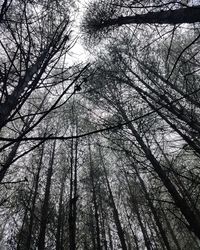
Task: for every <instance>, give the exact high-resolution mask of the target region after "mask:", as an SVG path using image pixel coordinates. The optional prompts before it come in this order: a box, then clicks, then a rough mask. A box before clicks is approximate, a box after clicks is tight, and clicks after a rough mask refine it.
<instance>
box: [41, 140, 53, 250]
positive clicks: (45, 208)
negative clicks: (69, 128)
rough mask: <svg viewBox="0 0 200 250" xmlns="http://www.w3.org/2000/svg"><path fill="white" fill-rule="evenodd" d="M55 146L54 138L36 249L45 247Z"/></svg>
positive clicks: (42, 249)
mask: <svg viewBox="0 0 200 250" xmlns="http://www.w3.org/2000/svg"><path fill="white" fill-rule="evenodd" d="M55 148H56V140H55V141H54V143H53V150H52V154H51V158H50V163H49V169H48V172H47V181H46V188H45V195H44V201H43V205H42V211H41V222H40V232H39V237H38V250H44V249H45V233H46V227H47V217H48V208H49V199H50V188H51V177H52V174H53V164H54V157H55Z"/></svg>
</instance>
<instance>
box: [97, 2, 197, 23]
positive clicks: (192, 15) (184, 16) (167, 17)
mask: <svg viewBox="0 0 200 250" xmlns="http://www.w3.org/2000/svg"><path fill="white" fill-rule="evenodd" d="M195 22H200V6H193V7H187V8H180V9H176V10H167V11H158V12H148V13H146V14H139V15H134V16H120V17H118V18H113V19H108V20H106V21H104V22H102V23H101V24H99V27H100V28H104V27H109V26H116V25H118V26H121V25H126V24H171V25H175V24H181V23H195Z"/></svg>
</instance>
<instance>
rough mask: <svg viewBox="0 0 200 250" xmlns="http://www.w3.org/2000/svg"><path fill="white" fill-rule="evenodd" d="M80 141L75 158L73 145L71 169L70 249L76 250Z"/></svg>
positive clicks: (76, 145)
mask: <svg viewBox="0 0 200 250" xmlns="http://www.w3.org/2000/svg"><path fill="white" fill-rule="evenodd" d="M77 157H78V140H77V139H76V142H75V157H74V141H73V140H72V145H71V169H70V173H71V176H70V201H69V249H70V250H74V249H76V213H77V212H76V210H77V208H76V206H77V204H76V203H77V199H78V195H77V160H78V158H77Z"/></svg>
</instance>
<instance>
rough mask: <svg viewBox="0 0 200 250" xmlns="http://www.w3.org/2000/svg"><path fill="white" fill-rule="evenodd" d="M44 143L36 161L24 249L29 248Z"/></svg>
mask: <svg viewBox="0 0 200 250" xmlns="http://www.w3.org/2000/svg"><path fill="white" fill-rule="evenodd" d="M44 145H45V144H42V148H41V152H40V160H39V163H38V169H37V174H36V177H35V190H34V194H33V199H32V202H31V211H30V222H29V228H28V236H27V242H26V249H27V250H29V249H30V245H31V238H32V229H33V223H34V214H35V205H36V198H37V194H38V186H39V178H40V171H41V167H42V161H43V153H44Z"/></svg>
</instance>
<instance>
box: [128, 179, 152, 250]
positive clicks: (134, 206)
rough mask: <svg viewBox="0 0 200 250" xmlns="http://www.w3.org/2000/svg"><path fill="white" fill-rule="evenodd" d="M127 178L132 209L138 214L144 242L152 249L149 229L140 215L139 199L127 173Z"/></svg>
mask: <svg viewBox="0 0 200 250" xmlns="http://www.w3.org/2000/svg"><path fill="white" fill-rule="evenodd" d="M125 178H126V182H127V184H128V190H129V193H130V197H131V205H132V207H131V209H132V211H133V212H134V213H135V214H136V216H137V220H138V222H139V226H140V228H141V231H142V235H143V238H144V242H145V246H146V248H147V250H152V249H153V248H152V245H151V241H150V239H149V236H148V233H147V230H146V228H145V225H144V223H143V221H142V217H141V215H140V211H139V206H138V202H137V200H136V199H135V197H134V195H133V193H132V190H131V186H130V183H129V180H128V178H127V175H126V174H125Z"/></svg>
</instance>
